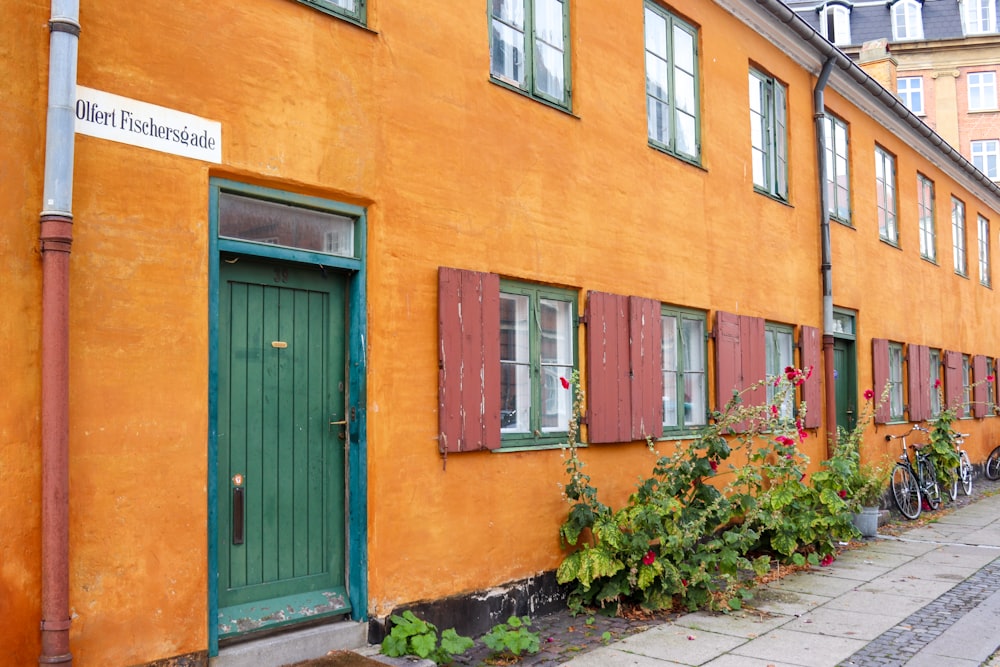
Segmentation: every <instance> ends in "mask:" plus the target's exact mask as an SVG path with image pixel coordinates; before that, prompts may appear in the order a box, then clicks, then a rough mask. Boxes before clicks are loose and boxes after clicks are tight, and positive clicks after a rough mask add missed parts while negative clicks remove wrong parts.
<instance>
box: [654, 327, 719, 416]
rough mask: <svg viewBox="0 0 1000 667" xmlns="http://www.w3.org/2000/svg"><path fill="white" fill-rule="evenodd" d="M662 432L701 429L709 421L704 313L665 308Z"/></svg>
mask: <svg viewBox="0 0 1000 667" xmlns="http://www.w3.org/2000/svg"><path fill="white" fill-rule="evenodd" d="M660 324H661V326H662V329H663V340H662V346H663V429H664V431H676V430H679V429H684V428H688V427H691V426H702V425H704V424H705V423H706V421H707V418H708V382H707V380H706V375H705V374H706V371H707V364H706V357H707V347H706V338H705V314H704V313H699V312H696V311H690V310H680V309H677V308H670V307H664V308H663V310H662V313H661V316H660Z"/></svg>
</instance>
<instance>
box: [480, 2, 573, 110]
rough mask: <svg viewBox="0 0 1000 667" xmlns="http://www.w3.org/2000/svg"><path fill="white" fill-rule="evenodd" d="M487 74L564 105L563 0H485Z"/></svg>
mask: <svg viewBox="0 0 1000 667" xmlns="http://www.w3.org/2000/svg"><path fill="white" fill-rule="evenodd" d="M489 2H490V15H489V19H490V76H491V77H492V78H493V80H494V81H497V82H500V83H502V84H504V85H506V86H510V87H512V88H515V89H517V90H520V91H522V92H524V93H525V94H527V95H530V96H531V97H534V98H536V99H539V100H542V101H545V102H547V103H549V104H553V105H555V106H558V107H562V108H564V109H569V108H570V106H571V105H570V57H569V1H568V0H489Z"/></svg>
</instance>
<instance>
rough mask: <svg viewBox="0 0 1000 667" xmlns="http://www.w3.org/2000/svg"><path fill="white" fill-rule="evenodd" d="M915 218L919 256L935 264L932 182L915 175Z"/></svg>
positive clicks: (924, 177) (935, 244) (935, 241)
mask: <svg viewBox="0 0 1000 667" xmlns="http://www.w3.org/2000/svg"><path fill="white" fill-rule="evenodd" d="M917 217H918V221H919V225H920V256H921V257H923V258H924V259H926V260H930V261H932V262H937V236H936V234H937V232H936V229H935V226H934V181H932V180H931V179H929V178H927V177H926V176H924V175H923V174H917Z"/></svg>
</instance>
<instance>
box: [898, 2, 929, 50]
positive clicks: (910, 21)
mask: <svg viewBox="0 0 1000 667" xmlns="http://www.w3.org/2000/svg"><path fill="white" fill-rule="evenodd" d="M923 38H924V22H923V12H922V11H921V6H920V3H919V2H917V1H916V0H899V2H896V3H895V4H893V6H892V39H893V41H895V42H902V41H908V40H916V39H923Z"/></svg>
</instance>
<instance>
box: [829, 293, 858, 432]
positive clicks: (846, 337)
mask: <svg viewBox="0 0 1000 667" xmlns="http://www.w3.org/2000/svg"><path fill="white" fill-rule="evenodd" d="M833 317H834V325H835V329H836V330H835V331H834V333H833V339H834V340H833V349H834V357H835V358H836V352H837V350H842V351H843V352H844V367H843V368H837V364H836V362H834V373H836V374H837V375H835V385H836V387H837V389H836V391H837V414H836V415H835V416H834V422H835V424H836V426H837V427H842V428H844V429H846V430H848V431H851V430H853V429H854V425H855V424H856V423H857V407H858V352H857V344H856V343H857V321H858V318H857V312H855V311H853V310H847V309H845V308H834V315H833ZM841 373H842V374H843V375H844V377H843V381H844V382H843V384H837V381H839V380H840V379H841V378H840V377H837V376H838V375H840V374H841ZM845 385H846V386H845ZM841 387H843V390H841ZM844 396H846V397H847V399H848V403H847V405H844V404H843V402H842V401H841V398H842V397H844Z"/></svg>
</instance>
